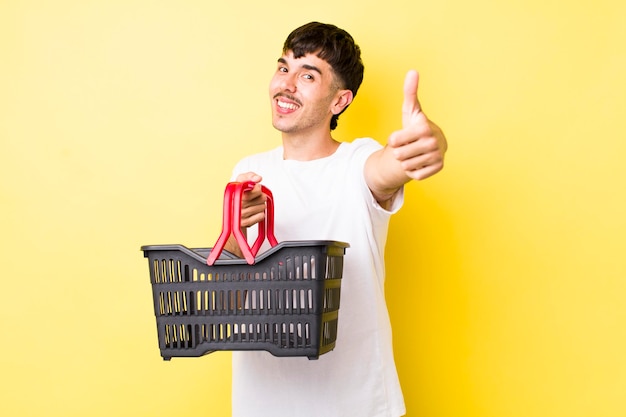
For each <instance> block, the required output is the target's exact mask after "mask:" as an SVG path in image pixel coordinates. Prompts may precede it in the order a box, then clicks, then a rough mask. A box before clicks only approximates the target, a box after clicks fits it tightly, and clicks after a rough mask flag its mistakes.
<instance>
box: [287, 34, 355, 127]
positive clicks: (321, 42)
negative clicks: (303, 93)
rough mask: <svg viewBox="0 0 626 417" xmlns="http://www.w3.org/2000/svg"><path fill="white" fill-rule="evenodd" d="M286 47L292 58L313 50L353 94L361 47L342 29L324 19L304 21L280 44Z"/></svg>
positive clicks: (335, 119)
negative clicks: (322, 20) (305, 22)
mask: <svg viewBox="0 0 626 417" xmlns="http://www.w3.org/2000/svg"><path fill="white" fill-rule="evenodd" d="M288 51H291V52H293V56H294V58H296V59H297V58H301V57H303V56H304V55H306V54H315V55H317V57H319V58H321V59H323V60H324V61H326V62H328V63H329V64H330V66H331V68H332V69H333V72H334V73H335V75H336V76H337V78H338V80H339V83H340V84H341V85H340V87H341V88H344V89H347V90H350V91H352V95H353V96H356V92H357V91H358V90H359V86H360V85H361V82H362V81H363V71H364V67H363V62H362V61H361V48H359V46H358V45H357V44H356V43H355V42H354V39H353V38H352V36H351V35H350V34H349V33H348V32H346V31H345V30H343V29H340V28H338V27H337V26H334V25H330V24H326V23H319V22H311V23H307V24H306V25H304V26H300V27H299V28H297V29H295V30H294V31H293V32H291V33H290V34H289V36H288V37H287V39H286V40H285V44H284V45H283V53H284V54H286V53H287V52H288ZM346 108H348V107H347V106H346ZM346 108H344V109H343V111H342V112H341V113H343V112H344V111H345V110H346ZM341 113H339V114H341ZM339 114H335V115H333V117H332V119H331V120H330V130H334V129H335V128H336V127H337V119H339Z"/></svg>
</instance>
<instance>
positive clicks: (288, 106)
mask: <svg viewBox="0 0 626 417" xmlns="http://www.w3.org/2000/svg"><path fill="white" fill-rule="evenodd" d="M276 105H277V106H278V107H280V108H281V109H284V110H296V109H297V108H298V107H299V106H298V105H297V104H294V103H286V102H284V101H281V100H276Z"/></svg>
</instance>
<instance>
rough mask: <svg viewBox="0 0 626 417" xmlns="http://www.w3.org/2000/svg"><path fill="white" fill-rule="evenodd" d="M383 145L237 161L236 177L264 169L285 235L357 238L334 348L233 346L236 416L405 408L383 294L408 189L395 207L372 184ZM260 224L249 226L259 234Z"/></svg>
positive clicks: (337, 416)
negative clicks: (393, 223)
mask: <svg viewBox="0 0 626 417" xmlns="http://www.w3.org/2000/svg"><path fill="white" fill-rule="evenodd" d="M380 148H381V145H380V144H379V143H378V142H376V141H374V140H373V139H369V138H365V139H357V140H355V141H354V142H352V143H342V144H341V145H340V146H339V148H338V149H337V151H336V152H335V153H334V154H333V155H331V156H329V157H326V158H322V159H317V160H313V161H306V162H302V161H293V160H283V149H282V147H279V148H276V149H274V150H271V151H269V152H265V153H261V154H257V155H253V156H250V157H247V158H245V159H243V160H242V161H240V162H239V163H238V164H237V165H236V167H235V169H234V171H233V178H235V177H236V176H237V175H238V174H241V173H245V172H255V173H257V174H259V175H261V176H262V177H263V181H262V184H264V185H265V186H266V187H268V188H269V189H270V191H271V192H272V194H273V196H274V210H275V235H276V238H277V239H278V241H279V242H280V241H291V240H337V241H342V242H347V243H349V244H350V247H349V248H348V249H346V254H345V256H344V272H343V280H342V284H341V305H340V308H339V323H338V326H339V327H338V334H337V341H336V346H335V349H334V350H332V351H330V352H328V353H325V354H323V355H321V356H320V357H319V359H317V360H309V359H307V358H306V357H281V358H278V357H274V356H273V355H271V354H270V353H268V352H264V351H243V352H241V351H239V352H233V394H232V395H233V397H232V402H233V405H232V406H233V417H264V416H267V417H309V416H310V417H398V416H401V415H404V413H405V406H404V400H403V397H402V391H401V389H400V383H399V380H398V375H397V372H396V366H395V363H394V358H393V350H392V340H391V325H390V322H389V316H388V312H387V307H386V303H385V295H384V279H385V265H384V251H385V242H386V239H387V230H388V224H389V218H390V216H391V214H392V213H395V212H396V211H397V210H399V208H400V207H401V205H402V203H403V201H404V195H403V190H400V191H399V192H398V193H397V195H396V196H395V198H394V201H393V204H392V207H391V210H389V211H387V210H384V209H383V208H381V207H380V206H379V205H378V203H377V202H376V200H375V199H374V198H373V196H372V194H371V192H370V191H369V189H368V187H367V184H366V183H365V179H364V175H363V170H364V166H365V161H366V160H367V158H368V157H369V156H370V155H371V154H372V153H373V152H374V151H376V150H378V149H380ZM255 231H256V227H252V228H250V230H249V236H248V239H249V240H250V241H253V240H254V239H255V237H256V236H255V235H256V232H255ZM263 250H264V248H262V249H261V252H262V251H263Z"/></svg>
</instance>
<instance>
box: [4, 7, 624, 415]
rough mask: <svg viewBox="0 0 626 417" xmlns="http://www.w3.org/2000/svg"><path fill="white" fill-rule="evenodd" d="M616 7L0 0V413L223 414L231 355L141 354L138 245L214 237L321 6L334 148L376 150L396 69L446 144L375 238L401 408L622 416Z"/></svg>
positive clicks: (143, 280)
mask: <svg viewBox="0 0 626 417" xmlns="http://www.w3.org/2000/svg"><path fill="white" fill-rule="evenodd" d="M625 4H626V3H624V2H623V1H620V0H597V1H593V2H592V1H578V2H563V1H561V0H542V1H538V0H525V1H511V2H500V1H496V0H477V1H472V2H466V1H460V0H450V1H399V0H390V1H385V2H380V1H359V2H356V1H355V2H349V3H348V2H337V1H336V0H320V1H317V2H313V3H293V4H292V3H285V2H259V1H256V0H247V1H235V2H208V1H199V0H197V1H178V2H167V1H151V0H123V1H122V0H114V1H104V0H100V1H96V0H91V1H89V0H87V1H84V0H74V1H70V0H55V1H52V0H50V1H43V0H42V1H37V0H32V1H28V0H25V1H17V0H15V1H11V0H4V1H2V2H1V3H0V139H1V146H0V198H1V216H0V225H1V231H0V233H1V235H0V236H1V247H0V249H1V251H0V254H1V255H0V256H1V259H0V261H1V262H0V280H1V281H0V285H1V288H0V297H1V302H0V372H1V375H2V376H1V378H0V415H3V416H33V417H35V416H36V417H41V416H51V417H56V416H59V417H61V416H63V417H70V416H81V417H82V416H107V417H108V416H115V415H128V416H131V415H132V416H151V417H152V416H181V415H194V416H216V417H223V416H224V417H225V416H228V415H229V413H230V404H229V402H230V399H229V396H230V362H229V361H230V355H229V354H228V353H226V352H220V353H215V354H212V355H209V356H206V357H203V358H200V359H174V360H172V361H171V362H164V361H162V360H161V358H160V356H159V352H158V347H157V340H156V331H155V330H156V329H155V321H154V316H153V311H152V299H151V292H150V285H149V281H148V269H147V262H146V260H145V259H144V258H143V257H142V253H141V252H140V251H139V247H140V246H141V245H143V244H159V243H182V244H185V245H188V246H191V247H195V246H210V245H212V244H213V243H214V242H215V239H216V238H217V235H218V233H219V229H220V222H221V213H220V205H221V196H222V190H223V186H224V185H225V183H226V181H227V180H228V177H229V175H230V169H231V167H232V165H233V164H234V163H235V162H236V161H237V160H238V159H239V158H240V157H241V156H243V155H244V154H247V153H250V152H255V151H259V150H263V149H267V148H270V147H273V146H275V145H277V144H278V141H279V135H278V134H277V133H276V132H275V131H273V129H272V128H271V125H270V121H269V116H270V113H269V106H268V98H267V85H268V82H269V78H270V76H271V74H272V73H273V71H274V66H275V60H276V58H277V57H278V56H279V54H280V48H281V46H282V42H283V40H284V38H285V36H286V35H287V34H288V32H289V31H291V30H292V29H294V28H295V27H297V26H299V25H300V24H303V23H306V22H308V21H311V20H320V21H324V22H331V23H335V24H337V25H339V26H341V27H344V28H345V29H347V30H348V31H349V32H351V33H352V34H353V35H354V36H355V38H356V39H357V41H358V42H359V43H360V45H361V47H362V49H363V55H364V60H365V65H366V76H365V82H364V84H363V86H362V90H361V91H360V92H359V95H358V96H357V99H356V101H355V103H354V104H353V106H352V107H351V108H350V110H348V112H347V113H346V114H345V115H344V116H343V117H342V119H341V120H340V123H339V129H338V131H337V138H339V139H341V140H351V139H352V138H354V137H356V136H373V137H375V138H376V139H377V140H379V141H380V142H381V143H385V141H386V137H387V135H388V134H389V133H390V132H391V131H393V130H395V129H397V128H398V127H399V125H400V105H401V102H402V80H403V78H404V74H405V72H406V70H408V69H409V68H416V69H418V70H419V71H420V73H421V84H420V98H421V102H422V105H423V107H424V109H425V111H426V113H427V114H428V115H430V117H431V118H433V119H434V120H436V121H437V122H438V123H439V124H440V125H441V126H442V127H443V128H444V130H445V132H446V133H447V136H448V139H449V141H450V151H449V154H448V158H447V160H446V163H447V167H446V169H445V170H444V172H442V173H441V174H440V175H439V176H437V177H435V178H432V179H429V180H427V181H424V182H422V183H412V184H411V185H409V186H408V190H407V201H406V206H405V208H404V209H403V211H402V212H401V213H400V214H398V215H397V216H396V217H394V219H393V220H392V224H391V234H390V239H389V242H388V247H387V260H388V280H387V296H388V299H389V304H390V311H391V315H392V320H393V325H394V343H395V349H396V352H397V362H398V368H399V373H400V377H401V380H402V384H403V388H404V391H405V396H406V402H407V407H408V416H409V417H418V416H424V417H461V416H463V417H529V416H532V417H579V416H580V417H583V416H584V417H623V416H625V415H626V354H625V352H626V335H625V332H626V303H625V302H624V299H625V295H626V294H625V293H626V261H625V260H624V259H625V257H624V247H625V245H624V239H625V236H626V223H625V220H624V219H625V216H624V213H625V212H626V198H625V191H624V188H625V187H624V185H625V181H626V172H625V169H624V159H625V158H624V157H625V156H626V144H625V139H626V137H625V136H626V135H625V134H626V127H625V125H624V113H625V110H626V81H625V77H624V75H625V74H626V57H625V55H626V48H625V46H624V45H625V44H626V24H625V22H624V20H625V16H626V6H625ZM360 365H361V366H367V364H360ZM276 389H277V390H279V389H280V387H276ZM320 401H324V399H323V398H320Z"/></svg>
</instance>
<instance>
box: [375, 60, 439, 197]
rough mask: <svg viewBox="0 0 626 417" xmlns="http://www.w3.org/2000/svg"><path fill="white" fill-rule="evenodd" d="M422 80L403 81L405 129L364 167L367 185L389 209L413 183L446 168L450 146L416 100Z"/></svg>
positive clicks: (409, 78)
mask: <svg viewBox="0 0 626 417" xmlns="http://www.w3.org/2000/svg"><path fill="white" fill-rule="evenodd" d="M418 81H419V76H418V74H417V72H415V71H409V72H408V73H407V76H406V79H405V81H404V102H403V104H402V129H401V130H398V131H395V132H393V133H392V134H391V135H390V136H389V139H388V141H387V146H385V147H384V148H383V149H381V150H379V151H377V152H374V153H373V154H372V155H371V156H370V157H369V158H368V160H367V162H366V163H365V173H364V175H365V181H366V183H367V185H368V187H369V188H370V190H371V192H372V194H373V195H374V198H376V201H378V203H379V204H380V205H381V206H382V207H385V208H388V207H389V205H390V203H391V198H392V197H393V195H394V194H395V193H396V192H397V191H398V190H399V189H400V187H402V186H403V185H404V184H406V183H407V182H409V181H410V180H412V179H415V180H423V179H426V178H428V177H430V176H432V175H434V174H436V173H437V172H439V171H441V169H442V168H443V160H444V155H445V153H446V150H447V149H448V143H447V141H446V138H445V136H444V134H443V132H442V130H441V129H440V128H439V126H437V125H436V124H435V123H433V122H432V121H430V120H429V119H428V118H427V117H426V115H425V114H424V112H422V109H421V106H420V104H419V101H418V99H417V85H418Z"/></svg>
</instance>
